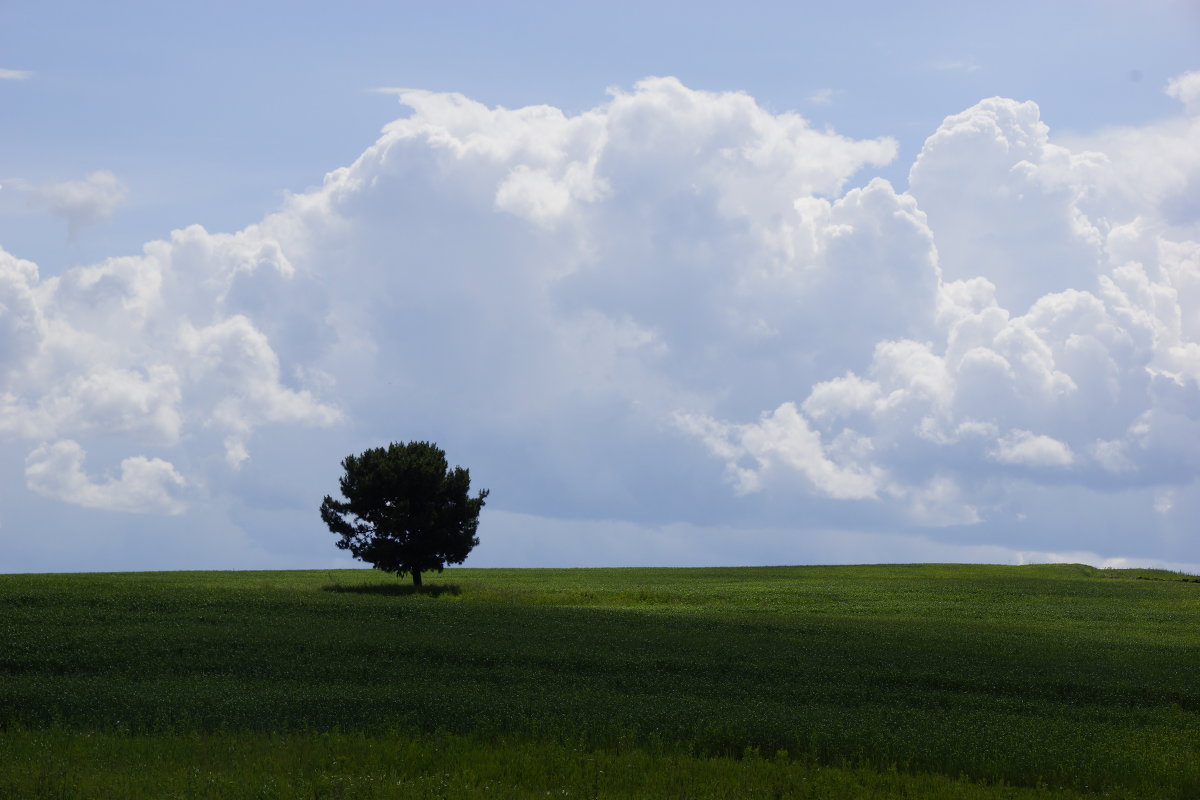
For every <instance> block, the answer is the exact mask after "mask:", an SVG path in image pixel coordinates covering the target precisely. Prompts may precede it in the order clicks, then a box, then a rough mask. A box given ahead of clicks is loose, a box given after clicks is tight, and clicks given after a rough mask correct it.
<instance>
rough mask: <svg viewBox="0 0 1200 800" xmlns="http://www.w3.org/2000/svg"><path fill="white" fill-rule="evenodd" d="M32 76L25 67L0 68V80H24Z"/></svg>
mask: <svg viewBox="0 0 1200 800" xmlns="http://www.w3.org/2000/svg"><path fill="white" fill-rule="evenodd" d="M32 77H33V73H32V72H30V71H29V70H27V69H0V81H24V80H28V79H29V78H32Z"/></svg>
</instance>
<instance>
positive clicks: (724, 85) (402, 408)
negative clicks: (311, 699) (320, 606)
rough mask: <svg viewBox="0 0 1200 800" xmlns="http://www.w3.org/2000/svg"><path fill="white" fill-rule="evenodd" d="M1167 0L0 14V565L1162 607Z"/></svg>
mask: <svg viewBox="0 0 1200 800" xmlns="http://www.w3.org/2000/svg"><path fill="white" fill-rule="evenodd" d="M1197 54H1200V6H1197V5H1196V4H1195V3H1191V2H1182V1H1180V2H1173V1H1172V0H1148V1H1146V2H1137V3H1134V2H1113V1H1106V0H1090V1H1089V2H1075V1H1074V0H1062V1H1061V2H1053V3H1045V2H1038V3H1034V2H1014V3H1007V4H987V5H985V4H963V3H951V2H915V3H909V4H896V3H875V2H847V3H837V4H833V3H822V4H817V3H787V4H784V3H779V4H775V3H747V4H739V6H738V8H737V9H734V8H733V5H732V4H715V3H697V2H689V3H682V2H679V3H668V2H663V3H653V2H639V3H632V2H606V3H603V4H564V3H549V2H545V3H540V2H539V3H532V2H530V3H466V2H464V3H458V4H415V3H349V4H341V5H336V6H335V5H331V4H325V3H322V4H318V3H273V2H261V3H254V2H251V3H237V4H234V3H222V2H214V3H206V4H195V5H189V6H185V5H183V4H165V3H152V2H145V3H142V2H119V1H118V2H115V3H110V4H94V3H56V2H38V3H32V2H19V1H13V0H5V2H0V573H2V572H63V571H90V570H104V571H109V570H149V569H291V568H336V567H346V566H352V565H354V564H355V562H352V561H350V560H349V558H348V556H347V555H346V554H345V553H343V552H342V551H338V550H336V549H335V548H334V547H333V543H334V541H335V537H334V536H333V535H332V534H331V533H330V532H329V531H328V530H327V529H325V528H324V526H323V524H322V523H321V521H320V518H319V516H318V513H317V509H318V507H319V505H320V502H321V498H322V497H323V496H324V495H325V494H327V493H335V492H336V488H337V479H338V477H339V475H340V473H341V469H340V461H341V459H342V458H344V457H345V456H347V455H350V454H353V453H358V452H361V451H362V450H364V449H366V448H368V447H375V446H379V445H383V444H386V443H388V442H391V441H415V440H428V441H434V442H436V443H438V444H439V445H440V446H441V447H443V448H444V449H445V450H446V452H447V457H448V459H449V460H450V462H451V463H452V464H461V465H463V466H465V467H468V468H469V469H470V471H471V476H472V483H473V486H474V487H475V488H488V489H489V490H490V496H489V497H488V501H487V506H486V507H485V509H484V511H483V514H482V518H481V525H480V534H479V535H480V539H481V544H480V545H479V546H478V547H477V548H476V550H475V551H474V552H473V553H472V555H471V556H470V558H469V559H468V561H467V566H478V567H486V566H506V567H536V566H580V567H587V566H641V565H669V566H701V565H743V564H748V565H749V564H814V563H879V562H942V561H945V562H949V561H955V562H988V563H1030V562H1044V561H1079V562H1086V563H1090V564H1095V565H1098V566H1132V565H1156V566H1167V567H1170V568H1176V569H1184V570H1188V571H1200V536H1197V531H1200V56H1198V55H1197Z"/></svg>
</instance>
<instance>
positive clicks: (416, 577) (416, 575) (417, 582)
mask: <svg viewBox="0 0 1200 800" xmlns="http://www.w3.org/2000/svg"><path fill="white" fill-rule="evenodd" d="M412 576H413V586H416V587H417V588H418V589H420V588H421V570H419V569H414V570H413V571H412Z"/></svg>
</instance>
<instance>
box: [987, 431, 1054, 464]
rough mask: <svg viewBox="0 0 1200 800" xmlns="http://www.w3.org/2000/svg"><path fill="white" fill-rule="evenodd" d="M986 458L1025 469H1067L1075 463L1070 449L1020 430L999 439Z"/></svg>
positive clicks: (1048, 438)
mask: <svg viewBox="0 0 1200 800" xmlns="http://www.w3.org/2000/svg"><path fill="white" fill-rule="evenodd" d="M988 458H990V459H992V460H993V461H998V462H1000V463H1001V464H1019V465H1021V466H1026V467H1069V466H1070V465H1071V464H1072V463H1073V462H1074V461H1075V456H1074V454H1073V453H1072V452H1071V448H1069V447H1067V446H1066V445H1065V444H1063V443H1062V442H1060V441H1058V440H1057V439H1052V438H1051V437H1049V436H1042V435H1039V434H1035V433H1031V432H1030V431H1020V430H1018V431H1013V432H1012V433H1010V434H1008V435H1007V436H1004V437H1002V438H1000V440H999V441H997V442H996V446H995V448H993V449H992V450H990V451H988Z"/></svg>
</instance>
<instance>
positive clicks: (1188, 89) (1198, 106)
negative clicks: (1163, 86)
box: [1166, 72, 1200, 114]
mask: <svg viewBox="0 0 1200 800" xmlns="http://www.w3.org/2000/svg"><path fill="white" fill-rule="evenodd" d="M1166 91H1167V94H1169V95H1171V97H1175V98H1177V99H1178V100H1179V102H1181V103H1183V106H1184V108H1186V109H1187V110H1188V113H1189V114H1196V113H1200V72H1185V73H1183V74H1182V75H1178V76H1176V77H1174V78H1172V79H1171V80H1170V81H1169V82H1168V83H1167V90H1166Z"/></svg>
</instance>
